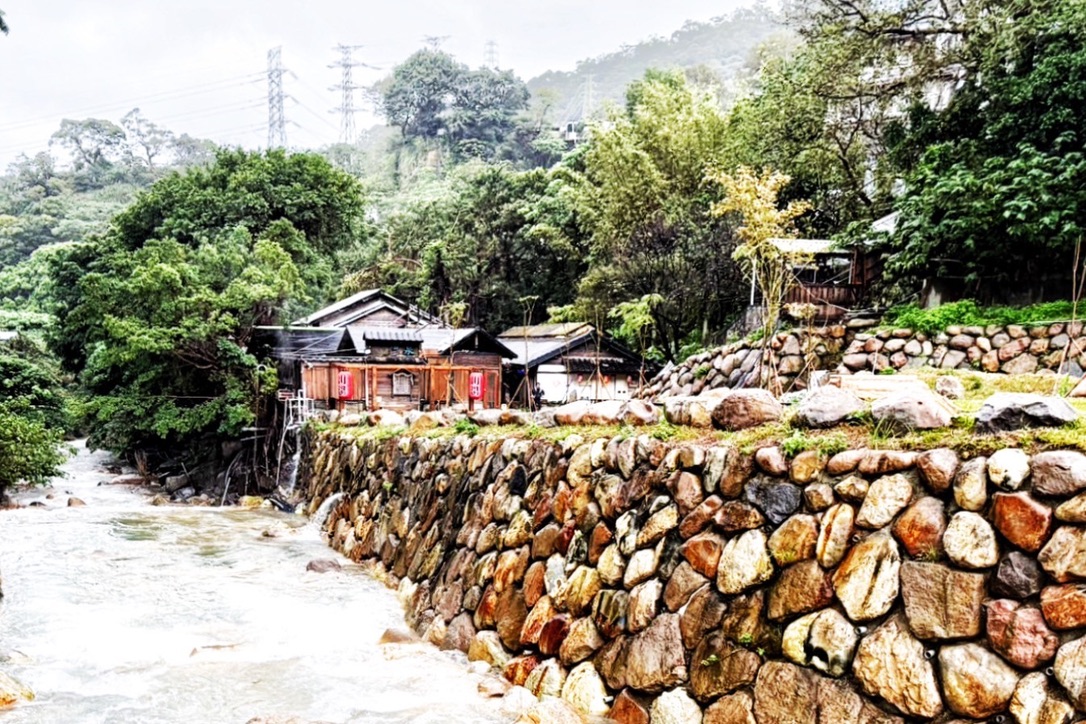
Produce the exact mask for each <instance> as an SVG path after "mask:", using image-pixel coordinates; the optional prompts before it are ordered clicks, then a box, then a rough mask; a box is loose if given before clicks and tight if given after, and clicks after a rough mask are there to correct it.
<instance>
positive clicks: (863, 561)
mask: <svg viewBox="0 0 1086 724" xmlns="http://www.w3.org/2000/svg"><path fill="white" fill-rule="evenodd" d="M900 567H901V556H900V555H899V554H898V550H897V544H896V543H895V542H894V540H893V538H891V537H890V536H889V535H888V534H886V533H876V534H875V535H872V536H870V537H868V538H866V539H865V540H863V541H861V542H860V543H858V544H857V545H855V546H854V547H853V548H852V549H851V550H850V551H849V552H848V555H846V556H845V559H844V561H842V563H841V565H840V566H839V567H838V569H837V570H836V571H835V572H834V574H833V588H834V591H835V593H836V594H837V598H838V600H839V601H840V602H841V605H842V606H843V607H844V609H845V613H847V614H848V617H849V618H850V619H852V620H853V621H869V620H871V619H873V618H877V617H879V616H881V615H883V614H884V613H886V612H887V611H889V610H890V606H892V605H893V603H894V600H895V599H896V598H897V594H898V570H899V569H900Z"/></svg>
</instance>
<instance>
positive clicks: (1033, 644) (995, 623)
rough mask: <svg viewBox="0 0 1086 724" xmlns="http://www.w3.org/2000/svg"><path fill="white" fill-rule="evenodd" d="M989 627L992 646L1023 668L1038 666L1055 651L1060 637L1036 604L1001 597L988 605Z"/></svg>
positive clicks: (989, 639) (1053, 654) (998, 652)
mask: <svg viewBox="0 0 1086 724" xmlns="http://www.w3.org/2000/svg"><path fill="white" fill-rule="evenodd" d="M987 609H988V615H987V617H986V624H985V625H986V630H987V633H988V642H989V643H990V644H991V646H992V650H993V651H995V652H996V653H997V654H999V655H1000V656H1002V657H1003V658H1004V659H1006V660H1007V661H1009V662H1010V663H1012V664H1014V665H1015V666H1017V667H1018V668H1020V669H1036V668H1038V667H1039V666H1041V664H1043V663H1045V662H1047V661H1050V660H1051V659H1052V657H1053V656H1055V655H1056V649H1057V647H1059V645H1060V639H1059V637H1058V636H1057V635H1056V634H1054V633H1052V630H1051V629H1050V628H1048V626H1047V625H1045V619H1044V616H1043V615H1042V614H1041V611H1040V610H1039V609H1036V608H1024V607H1022V604H1020V603H1019V602H1018V601H1013V600H1011V599H1008V598H1001V599H998V600H996V601H991V602H989V603H988V606H987Z"/></svg>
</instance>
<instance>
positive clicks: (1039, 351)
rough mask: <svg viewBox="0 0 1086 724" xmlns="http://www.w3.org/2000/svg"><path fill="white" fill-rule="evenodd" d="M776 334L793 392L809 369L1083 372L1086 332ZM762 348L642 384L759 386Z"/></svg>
mask: <svg viewBox="0 0 1086 724" xmlns="http://www.w3.org/2000/svg"><path fill="white" fill-rule="evenodd" d="M856 321H858V322H860V324H858V325H855V324H854V326H852V327H846V326H844V325H839V326H832V327H818V328H815V329H812V330H793V331H791V332H783V333H780V334H777V335H776V336H775V337H774V338H773V340H771V343H770V347H771V348H772V350H773V358H774V360H775V363H776V366H777V373H778V375H779V377H780V379H781V381H782V383H783V385H784V389H786V390H787V389H788V388H789V387H790V386H791V385H792V384H793V383H796V386H799V387H802V386H803V385H804V383H805V381H806V378H807V375H809V373H810V372H811V371H812V370H831V371H835V372H838V373H842V374H851V373H853V372H859V371H861V370H870V371H872V372H879V371H882V370H884V369H888V368H889V369H898V370H900V369H906V368H915V367H935V368H939V369H975V370H980V371H984V372H1002V373H1007V374H1023V373H1029V372H1038V371H1041V370H1052V371H1054V372H1063V373H1066V374H1070V375H1073V376H1076V377H1081V376H1082V374H1083V370H1084V369H1086V333H1084V332H1086V330H1084V328H1083V323H1081V322H1068V323H1063V322H1059V323H1055V324H1045V325H1035V326H1019V325H1013V324H1012V325H1007V326H999V325H990V326H987V327H961V326H953V327H947V329H946V331H945V332H941V333H939V334H936V335H933V336H930V337H929V336H928V335H926V334H924V333H921V332H913V330H911V329H880V330H876V329H874V328H873V327H872V326H871V325H874V324H875V322H874V321H863V320H856ZM761 352H762V350H761V348H760V345H759V344H757V343H751V342H749V341H747V340H743V341H740V342H734V343H732V344H728V345H724V346H723V347H719V348H717V349H715V350H711V351H708V352H702V353H701V354H698V355H694V356H693V357H690V358H689V359H687V360H685V361H684V362H682V363H681V364H679V365H676V366H671V367H669V368H665V369H664V370H662V371H661V372H660V374H658V375H657V376H656V377H654V378H653V379H652V380H651V381H650V382H649V384H648V385H647V386H646V387H645V388H643V389H642V390H641V391H640V392H639V393H638V396H639V397H642V398H645V399H657V398H664V397H685V396H689V395H698V394H700V393H701V392H703V391H706V390H712V389H717V388H723V387H749V386H757V384H756V383H757V375H758V371H759V369H758V368H759V364H758V362H759V358H760V356H761Z"/></svg>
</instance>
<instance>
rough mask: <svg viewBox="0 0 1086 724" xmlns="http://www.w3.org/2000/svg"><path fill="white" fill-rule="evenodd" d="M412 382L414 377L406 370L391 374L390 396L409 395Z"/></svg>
mask: <svg viewBox="0 0 1086 724" xmlns="http://www.w3.org/2000/svg"><path fill="white" fill-rule="evenodd" d="M414 382H415V378H414V377H413V376H412V375H409V374H408V373H406V372H396V373H395V374H393V375H392V396H393V397H410V396H411V388H412V387H413V386H414Z"/></svg>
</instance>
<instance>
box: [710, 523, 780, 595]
mask: <svg viewBox="0 0 1086 724" xmlns="http://www.w3.org/2000/svg"><path fill="white" fill-rule="evenodd" d="M772 576H773V561H772V560H771V559H770V557H769V549H768V547H767V541H766V537H765V533H763V532H762V531H761V530H750V531H747V532H746V533H743V534H742V535H741V536H739V537H737V538H732V539H731V540H729V541H728V542H727V543H726V544H725V546H724V550H723V551H722V552H721V554H720V563H719V565H718V567H717V574H716V585H717V588H719V589H720V591H721V592H722V593H726V594H736V593H742V592H743V591H745V590H747V589H749V588H751V587H753V586H756V585H758V584H759V583H764V582H765V581H768V580H769V579H770V578H771V577H772Z"/></svg>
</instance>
